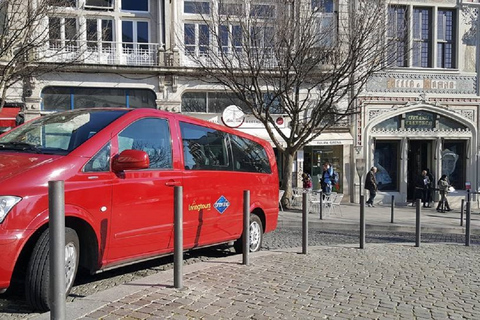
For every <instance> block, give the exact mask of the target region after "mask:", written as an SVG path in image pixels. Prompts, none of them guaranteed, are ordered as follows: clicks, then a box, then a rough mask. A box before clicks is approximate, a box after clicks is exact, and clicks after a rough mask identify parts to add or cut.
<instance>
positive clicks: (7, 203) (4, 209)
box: [0, 196, 22, 223]
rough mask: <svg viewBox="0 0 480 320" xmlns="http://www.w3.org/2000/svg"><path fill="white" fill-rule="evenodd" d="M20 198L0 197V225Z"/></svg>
mask: <svg viewBox="0 0 480 320" xmlns="http://www.w3.org/2000/svg"><path fill="white" fill-rule="evenodd" d="M20 200H22V198H20V197H15V196H0V223H2V222H3V219H5V217H6V216H7V214H8V212H9V211H10V210H11V209H12V208H13V206H15V205H16V204H17V203H18V202H19V201H20Z"/></svg>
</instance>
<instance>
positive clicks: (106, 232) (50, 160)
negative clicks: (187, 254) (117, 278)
mask: <svg viewBox="0 0 480 320" xmlns="http://www.w3.org/2000/svg"><path fill="white" fill-rule="evenodd" d="M58 180H61V181H64V186H65V197H64V198H65V226H66V228H65V268H66V270H65V271H66V272H65V274H66V284H67V288H66V291H67V295H68V292H69V291H70V289H71V287H72V285H73V283H74V280H75V276H76V274H77V270H78V268H81V269H83V270H86V271H88V272H90V273H95V272H97V271H99V270H102V269H106V268H111V267H117V266H121V265H124V264H127V263H131V262H134V261H139V260H145V259H149V258H153V257H158V256H161V255H165V254H171V253H172V252H173V249H174V247H173V223H174V216H173V214H174V199H173V194H174V190H173V187H174V186H183V194H184V197H183V220H184V224H183V230H184V239H183V243H184V249H186V250H188V249H193V248H197V247H204V246H209V245H213V244H220V243H232V242H233V243H235V246H236V248H237V249H239V248H240V247H241V245H240V244H241V241H239V240H240V239H241V236H242V229H243V228H242V225H243V223H242V219H243V191H244V190H250V198H251V202H250V212H251V219H250V221H251V223H250V243H249V245H250V250H251V251H257V250H259V249H260V246H261V243H262V235H263V233H265V232H270V231H273V230H274V229H275V228H276V225H277V218H278V194H279V191H278V189H279V188H278V173H277V165H276V162H275V156H274V153H273V150H272V147H271V146H270V145H269V143H267V142H266V141H264V140H261V139H258V138H256V137H253V136H250V135H247V134H244V133H241V132H239V131H235V130H233V129H230V128H227V127H223V126H220V125H216V124H213V123H210V122H206V121H201V120H199V119H195V118H190V117H186V116H182V115H180V114H174V113H168V112H162V111H159V110H154V109H121V108H103V109H95V108H92V109H81V110H73V111H67V112H61V113H55V114H50V115H47V116H43V117H40V118H37V119H35V120H33V121H30V122H27V123H25V124H23V125H21V126H19V127H17V128H14V129H13V130H11V131H9V132H7V133H5V134H3V135H1V136H0V182H1V183H0V252H1V255H2V259H0V290H1V291H5V290H6V289H7V288H8V287H9V286H10V284H11V283H12V275H14V274H15V275H21V276H22V277H23V279H24V282H25V293H26V298H27V301H28V302H29V303H30V304H31V305H32V306H33V307H34V308H36V309H38V310H41V311H44V310H48V309H49V308H50V301H49V300H50V299H49V298H50V297H49V290H48V286H49V272H48V271H49V263H48V261H49V253H48V252H49V244H48V243H49V216H48V210H49V204H48V182H49V181H58Z"/></svg>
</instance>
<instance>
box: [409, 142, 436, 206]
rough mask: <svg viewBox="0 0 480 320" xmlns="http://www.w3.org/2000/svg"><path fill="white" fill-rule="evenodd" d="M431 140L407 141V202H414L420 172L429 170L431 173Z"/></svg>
mask: <svg viewBox="0 0 480 320" xmlns="http://www.w3.org/2000/svg"><path fill="white" fill-rule="evenodd" d="M433 151H434V150H433V140H409V141H408V165H407V170H408V172H407V200H408V201H414V200H415V199H416V197H418V196H416V195H417V194H418V193H417V192H416V191H417V190H416V189H415V188H416V186H418V181H419V180H420V177H421V174H422V170H424V169H427V168H428V169H430V172H433V170H434V168H433V163H434V161H433V153H434V152H433Z"/></svg>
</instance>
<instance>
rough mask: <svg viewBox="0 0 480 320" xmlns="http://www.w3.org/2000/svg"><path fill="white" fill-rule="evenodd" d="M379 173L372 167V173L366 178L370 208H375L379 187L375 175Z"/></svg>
mask: <svg viewBox="0 0 480 320" xmlns="http://www.w3.org/2000/svg"><path fill="white" fill-rule="evenodd" d="M376 173H377V167H372V168H371V169H370V171H368V173H367V177H366V178H365V189H367V190H368V192H369V197H368V200H367V202H366V204H367V205H368V206H369V207H375V205H374V204H373V201H374V200H375V196H376V195H377V190H378V185H377V179H376V177H375V174H376Z"/></svg>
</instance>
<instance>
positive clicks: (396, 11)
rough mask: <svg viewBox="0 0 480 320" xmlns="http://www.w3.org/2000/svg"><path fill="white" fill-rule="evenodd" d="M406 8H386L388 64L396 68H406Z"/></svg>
mask: <svg viewBox="0 0 480 320" xmlns="http://www.w3.org/2000/svg"><path fill="white" fill-rule="evenodd" d="M406 16H407V8H406V7H404V6H390V7H388V28H387V39H388V48H389V50H390V52H389V53H388V62H389V64H391V65H393V66H396V67H406V66H407V53H408V46H407V19H406Z"/></svg>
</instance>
